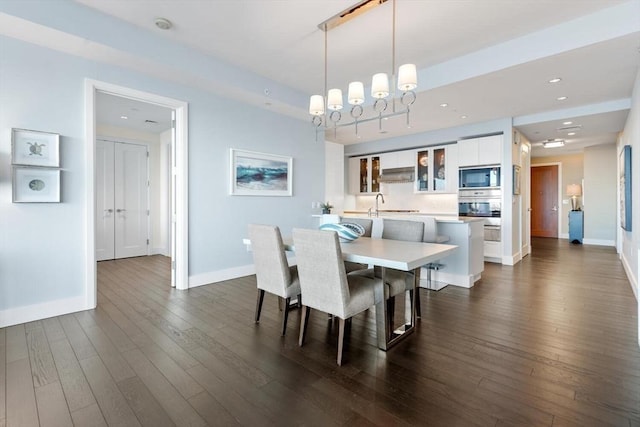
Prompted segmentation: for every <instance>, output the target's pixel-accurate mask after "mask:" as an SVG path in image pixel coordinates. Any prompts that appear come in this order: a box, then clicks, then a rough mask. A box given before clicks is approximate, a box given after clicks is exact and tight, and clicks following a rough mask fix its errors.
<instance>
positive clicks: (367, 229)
mask: <svg viewBox="0 0 640 427" xmlns="http://www.w3.org/2000/svg"><path fill="white" fill-rule="evenodd" d="M340 222H351V223H353V224H358V225H361V226H362V228H364V234H363V236H364V237H371V230H373V220H372V219H367V218H345V217H342V218H341V219H340Z"/></svg>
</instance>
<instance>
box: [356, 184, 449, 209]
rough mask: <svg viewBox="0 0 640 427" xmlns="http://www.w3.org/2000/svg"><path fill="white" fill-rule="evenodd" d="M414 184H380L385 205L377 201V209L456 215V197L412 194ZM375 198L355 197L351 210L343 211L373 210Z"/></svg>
mask: <svg viewBox="0 0 640 427" xmlns="http://www.w3.org/2000/svg"><path fill="white" fill-rule="evenodd" d="M413 186H414V184H413V183H411V182H408V183H402V184H381V187H382V191H381V193H382V194H383V195H384V201H385V203H384V204H383V203H381V201H379V204H378V208H379V209H393V210H396V209H398V210H399V209H402V210H419V211H420V212H424V213H432V214H454V215H457V214H458V195H457V194H442V193H427V194H424V193H420V194H416V193H414V192H413ZM375 204H376V197H375V195H373V196H355V206H354V207H353V208H350V207H347V206H345V210H357V211H366V210H367V209H369V208H373V209H375Z"/></svg>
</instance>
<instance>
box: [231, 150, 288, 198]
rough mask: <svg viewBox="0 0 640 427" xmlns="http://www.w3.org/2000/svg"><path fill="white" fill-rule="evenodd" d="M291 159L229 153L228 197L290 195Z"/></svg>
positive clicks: (238, 151)
mask: <svg viewBox="0 0 640 427" xmlns="http://www.w3.org/2000/svg"><path fill="white" fill-rule="evenodd" d="M291 166H292V159H291V158H290V157H284V156H277V155H273V154H265V153H254V152H249V151H240V150H234V149H232V150H231V168H232V173H233V176H232V188H231V194H232V195H245V196H290V195H291V194H292V191H291V182H292V180H291V178H292V177H291V174H292V170H291Z"/></svg>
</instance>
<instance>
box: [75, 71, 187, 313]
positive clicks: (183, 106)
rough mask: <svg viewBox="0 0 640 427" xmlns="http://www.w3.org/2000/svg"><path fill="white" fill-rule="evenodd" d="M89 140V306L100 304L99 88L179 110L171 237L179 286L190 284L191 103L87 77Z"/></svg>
mask: <svg viewBox="0 0 640 427" xmlns="http://www.w3.org/2000/svg"><path fill="white" fill-rule="evenodd" d="M84 86H85V91H84V92H85V93H84V94H85V141H86V150H85V153H86V157H85V165H86V174H85V200H86V212H85V224H86V229H85V239H86V241H85V254H86V259H85V303H86V306H87V307H88V308H95V307H96V305H97V276H98V275H97V264H96V255H95V231H96V224H95V204H96V190H95V161H96V114H95V113H96V111H95V110H96V105H95V98H96V92H104V93H108V94H111V95H115V96H120V97H124V98H130V99H135V100H138V101H142V102H147V103H150V104H156V105H159V106H162V107H166V108H169V109H172V110H174V111H175V112H176V120H175V141H174V144H175V147H174V148H175V150H174V152H175V153H176V154H175V158H174V159H173V167H172V172H171V174H172V176H173V177H174V179H175V186H172V189H171V193H172V194H171V196H172V197H173V200H175V202H176V203H175V206H176V208H175V212H173V215H172V216H173V218H172V221H173V222H175V226H176V227H175V228H176V232H175V235H173V234H172V236H171V239H172V241H173V244H174V245H175V248H176V251H175V254H176V256H175V259H172V260H171V261H172V264H173V265H172V267H175V277H176V282H175V285H176V289H188V288H189V272H188V266H189V253H188V249H189V245H188V241H189V234H188V231H189V228H188V225H189V224H188V175H187V171H188V169H187V166H188V129H187V123H188V104H187V103H186V102H184V101H180V100H177V99H173V98H167V97H164V96H160V95H156V94H152V93H148V92H143V91H139V90H136V89H131V88H127V87H124V86H118V85H115V84H111V83H106V82H102V81H98V80H93V79H85V85H84Z"/></svg>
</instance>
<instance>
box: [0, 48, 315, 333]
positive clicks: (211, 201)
mask: <svg viewBox="0 0 640 427" xmlns="http://www.w3.org/2000/svg"><path fill="white" fill-rule="evenodd" d="M0 52H2V60H1V61H0V218H2V220H1V221H0V236H1V238H0V327H2V326H6V325H9V324H14V323H21V322H24V321H28V320H33V319H36V318H42V317H49V316H53V315H57V314H61V313H64V312H71V311H77V310H80V309H84V308H88V307H86V306H85V299H84V294H85V289H86V286H87V283H86V282H85V271H84V259H85V254H84V242H85V238H86V236H85V235H84V230H85V228H84V224H85V221H86V220H87V218H86V217H85V205H86V201H85V200H84V195H85V194H86V193H85V192H86V190H85V187H84V185H85V182H84V179H83V177H84V176H85V171H86V169H85V167H86V165H85V164H84V159H85V155H86V153H85V150H86V147H87V144H90V143H91V142H90V141H85V140H84V128H85V119H84V116H85V107H84V93H83V89H84V79H85V78H92V79H96V80H100V81H105V82H109V83H114V84H118V85H121V86H126V87H130V88H135V89H138V90H142V91H146V92H150V93H155V94H158V95H162V96H166V97H171V98H175V99H182V100H185V101H187V102H188V103H189V254H190V258H189V281H190V283H192V284H194V285H197V284H203V283H208V282H211V281H213V280H220V279H223V278H228V277H230V276H234V275H238V274H243V273H245V272H249V271H250V268H251V264H252V260H251V255H250V254H249V253H247V252H246V250H245V248H244V245H243V244H242V243H241V239H242V238H243V237H244V236H246V227H247V224H248V223H250V222H263V223H273V224H278V225H280V226H281V228H282V230H283V232H284V233H289V232H290V230H291V228H293V227H296V226H310V225H312V224H313V222H312V219H311V217H310V214H311V209H310V206H311V201H313V200H321V199H322V198H323V195H324V175H323V174H324V157H325V153H324V144H318V143H315V142H314V137H313V131H312V129H311V127H310V125H309V123H308V122H306V121H299V120H295V119H291V118H289V117H284V116H280V115H278V114H275V113H272V112H269V111H268V110H265V109H261V108H256V107H253V106H249V105H246V104H242V103H240V102H237V101H233V100H230V99H225V98H222V97H219V96H214V95H212V94H210V93H208V92H206V91H203V90H201V89H197V88H192V87H188V86H184V85H180V84H177V83H171V82H166V81H162V80H159V79H156V78H153V77H150V76H148V75H143V74H139V73H136V72H133V71H129V70H127V69H123V68H119V67H114V66H110V65H105V64H103V63H100V62H94V61H89V60H85V59H80V58H78V57H75V56H72V55H68V54H65V53H60V52H58V51H54V50H50V49H47V48H43V47H39V46H35V45H32V44H29V43H26V42H22V41H18V40H16V39H12V38H8V37H4V36H0ZM14 127H17V128H26V129H34V130H43V131H49V132H57V133H59V134H60V135H61V143H60V148H61V150H60V151H61V159H62V201H63V202H62V203H59V204H13V203H11V167H10V151H11V148H10V147H11V142H10V141H11V137H10V135H11V128H14ZM231 147H234V148H242V149H246V150H252V151H261V152H268V153H273V154H281V155H287V156H292V157H293V172H294V180H293V192H294V196H293V197H232V196H229V195H228V179H229V178H228V177H229V166H228V165H229V161H228V158H229V148H231ZM319 178H320V179H319Z"/></svg>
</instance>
